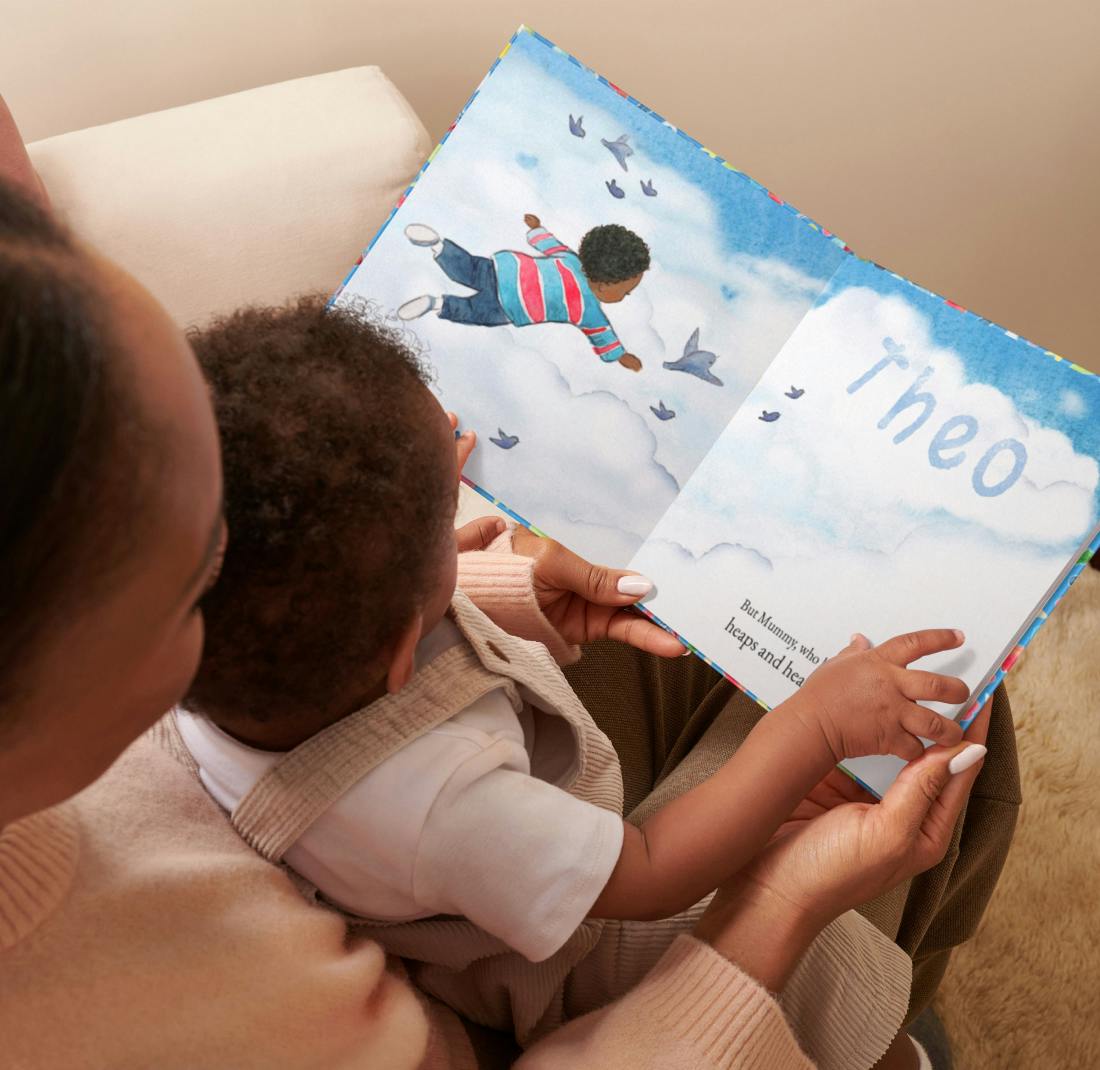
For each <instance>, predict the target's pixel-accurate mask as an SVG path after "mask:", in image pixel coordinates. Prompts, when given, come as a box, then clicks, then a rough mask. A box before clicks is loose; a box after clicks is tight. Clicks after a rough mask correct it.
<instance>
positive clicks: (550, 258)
mask: <svg viewBox="0 0 1100 1070" xmlns="http://www.w3.org/2000/svg"><path fill="white" fill-rule="evenodd" d="M527 243H528V245H531V246H532V247H533V248H535V249H537V250H538V251H539V253H541V254H542V255H541V256H530V255H529V254H527V253H517V252H512V251H510V250H504V251H502V252H499V253H494V254H493V264H494V265H495V267H496V272H497V293H498V296H499V297H500V303H501V306H502V307H503V308H504V311H505V313H506V314H507V316H508V318H509V319H510V320H511V321H512V322H513V323H514V324H515V325H516V326H517V327H527V326H530V325H531V324H532V323H572V324H573V326H574V327H579V328H580V329H581V330H582V331H583V332H584V334H585V337H586V338H587V339H588V342H589V345H591V346H592V349H593V350H594V352H595V354H596V356H598V357H599V358H600V360H603V361H607V362H608V363H609V364H610V363H612V362H614V361H617V360H618V359H619V357H621V356H622V355H623V354H624V353H625V352H626V349H625V348H624V347H623V344H622V343H621V342H620V341H619V339H618V336H617V335H616V334H615V332H614V330H612V328H611V324H610V323H609V322H608V320H607V317H606V316H605V315H604V313H603V306H602V305H601V304H600V302H599V301H598V300H597V299H596V295H595V294H594V293H593V292H592V288H591V287H590V286H589V285H588V280H587V279H586V278H585V277H584V271H583V269H582V268H581V261H580V257H579V256H577V254H576V253H575V252H573V250H572V249H570V248H569V246H567V245H565V244H563V243H562V242H560V241H558V239H557V238H555V237H554V235H553V234H551V233H550V231H548V230H547V229H546V228H545V227H534V228H533V229H531V230H529V231H528V232H527Z"/></svg>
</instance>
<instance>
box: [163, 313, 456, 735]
mask: <svg viewBox="0 0 1100 1070" xmlns="http://www.w3.org/2000/svg"><path fill="white" fill-rule="evenodd" d="M190 341H191V344H192V346H193V347H194V349H195V353H196V354H197V356H198V358H199V361H200V363H201V364H202V368H203V371H204V372H205V374H206V377H207V379H208V381H209V383H210V386H211V389H212V392H213V400H214V407H215V411H216V413H217V418H218V424H219V426H220V430H221V436H222V455H223V465H224V470H225V516H226V522H227V525H228V529H229V541H228V545H227V548H226V553H225V560H224V562H223V564H222V569H221V575H220V577H219V579H218V582H217V584H216V585H215V586H214V587H213V588H212V589H211V590H210V591H209V592H208V594H207V595H206V596H205V598H204V600H203V611H204V616H205V623H206V646H205V653H204V656H203V660H202V664H201V666H200V669H199V673H198V675H197V676H196V678H195V680H194V683H193V684H192V686H191V690H190V692H189V694H188V696H187V698H186V699H185V700H184V705H185V706H186V707H187V708H189V709H193V710H195V711H196V712H199V713H204V714H206V715H207V716H209V717H211V718H212V719H214V720H216V721H217V722H218V723H223V724H225V723H229V724H232V723H233V721H234V719H235V718H240V719H244V718H248V719H249V720H251V721H268V722H270V721H276V720H278V719H289V718H292V717H294V716H296V715H302V714H309V715H316V714H318V713H321V712H329V713H331V714H332V715H333V716H339V715H341V714H342V713H348V712H351V711H350V710H343V711H340V710H330V709H329V706H330V705H331V704H333V703H334V702H336V701H338V700H339V697H340V695H341V694H342V693H345V692H346V690H347V687H348V684H349V676H351V674H355V677H353V678H352V681H354V679H355V678H358V679H362V678H363V675H364V672H365V671H369V670H370V669H371V667H372V666H373V665H374V663H375V662H377V660H378V656H379V654H380V652H381V651H382V650H383V648H384V646H385V644H386V643H387V642H389V641H390V640H392V638H393V637H394V636H395V635H396V634H397V633H398V632H399V630H400V629H401V628H402V627H403V626H404V625H405V624H407V623H408V621H409V620H410V619H411V617H412V614H413V613H414V612H415V611H416V610H417V609H418V604H419V602H420V601H421V600H422V598H423V596H424V595H425V594H426V592H427V591H428V589H429V588H430V578H431V577H430V571H429V570H430V569H431V568H432V567H433V563H434V562H435V561H436V560H438V547H439V546H440V541H439V540H440V539H442V538H443V536H444V533H445V532H446V531H447V530H448V529H449V527H450V524H451V518H450V516H449V514H448V512H447V510H446V508H445V507H444V503H445V502H446V500H447V496H448V495H450V496H451V497H452V498H453V497H454V494H455V492H456V487H455V486H454V474H453V472H449V473H448V472H447V471H446V466H445V465H444V464H442V463H441V453H440V445H439V436H438V435H436V434H432V433H431V432H430V430H429V429H428V428H427V426H426V423H427V418H428V416H429V413H430V409H429V406H430V404H431V398H430V395H428V394H427V392H426V391H425V390H424V385H425V383H426V381H427V374H426V370H425V367H424V365H423V364H422V362H421V361H420V359H419V358H418V357H417V356H416V354H414V353H413V352H411V351H410V349H409V348H408V347H407V346H406V345H405V344H404V342H403V341H402V339H401V336H400V335H398V334H396V333H395V332H394V331H392V330H390V329H388V328H386V327H384V326H382V325H380V324H379V323H377V322H372V321H371V319H370V318H369V312H368V310H365V309H362V308H359V309H353V310H344V309H340V308H333V309H326V308H325V303H324V300H323V299H322V298H320V297H305V298H301V299H299V300H298V301H296V302H293V303H291V304H288V305H286V306H283V307H277V308H247V309H244V310H242V311H239V312H235V313H233V314H232V315H229V316H225V317H223V318H221V319H218V320H216V321H215V322H214V323H212V324H211V325H210V326H207V327H204V328H202V329H199V330H194V331H192V332H191V334H190ZM378 671H381V668H380V667H379V669H378Z"/></svg>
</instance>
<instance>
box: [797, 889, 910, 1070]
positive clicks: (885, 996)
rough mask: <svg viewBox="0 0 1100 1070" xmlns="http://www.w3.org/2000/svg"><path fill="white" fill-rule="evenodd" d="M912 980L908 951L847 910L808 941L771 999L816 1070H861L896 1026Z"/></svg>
mask: <svg viewBox="0 0 1100 1070" xmlns="http://www.w3.org/2000/svg"><path fill="white" fill-rule="evenodd" d="M912 979H913V964H912V961H911V960H910V958H909V956H908V955H907V954H905V952H904V951H902V950H901V948H900V947H898V945H897V944H895V943H894V941H893V940H890V939H888V938H887V937H886V936H884V935H883V934H882V933H881V932H879V930H878V929H876V928H875V927H874V926H873V925H872V924H871V923H870V922H869V921H867V919H866V918H864V917H861V916H860V915H859V914H857V913H856V912H855V911H854V910H850V911H848V912H847V913H846V914H842V915H841V916H840V917H839V918H837V919H835V920H834V921H833V922H831V923H830V924H829V925H827V926H826V927H825V929H824V930H823V931H822V932H821V933H820V934H819V935H818V937H817V939H816V940H815V941H814V942H813V943H812V944H811V945H810V947H809V949H808V950H807V951H806V953H805V954H804V955H803V956H802V958H801V960H800V961H799V963H798V965H797V966H796V967H795V969H794V971H793V972H792V974H791V976H790V977H789V978H788V979H787V983H786V985H785V986H784V988H783V993H782V995H780V997H779V1004H780V1006H781V1007H782V1008H783V1013H784V1015H785V1016H786V1017H787V1020H788V1021H789V1022H790V1023H791V1028H792V1029H793V1030H794V1032H795V1035H796V1036H797V1037H798V1040H799V1042H800V1043H801V1045H802V1048H803V1050H804V1051H806V1052H807V1054H809V1055H810V1057H811V1058H812V1059H813V1061H814V1065H815V1066H817V1067H818V1068H819V1070H868V1068H869V1067H872V1066H874V1065H875V1064H876V1063H877V1062H878V1061H879V1059H880V1058H881V1057H882V1055H883V1054H884V1053H885V1051H886V1049H887V1048H889V1047H890V1044H891V1043H892V1042H893V1040H894V1037H895V1036H897V1033H898V1030H899V1029H900V1028H901V1023H902V1022H903V1021H904V1019H905V1012H906V1010H907V1009H908V1007H909V989H910V985H911V982H912Z"/></svg>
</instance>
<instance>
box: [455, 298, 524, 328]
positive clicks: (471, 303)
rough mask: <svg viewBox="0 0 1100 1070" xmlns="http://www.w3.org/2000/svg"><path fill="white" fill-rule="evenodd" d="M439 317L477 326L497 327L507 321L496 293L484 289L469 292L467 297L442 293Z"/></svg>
mask: <svg viewBox="0 0 1100 1070" xmlns="http://www.w3.org/2000/svg"><path fill="white" fill-rule="evenodd" d="M439 318H440V319H441V320H451V321H452V322H453V323H469V324H472V325H473V326H477V327H499V326H501V325H502V324H505V323H508V322H509V320H508V317H507V315H505V312H504V309H503V308H501V305H500V299H499V298H498V297H497V295H496V293H495V292H493V293H487V292H484V291H482V292H479V293H476V294H471V295H470V296H469V297H456V296H455V295H454V294H444V296H443V304H442V306H441V307H440V309H439Z"/></svg>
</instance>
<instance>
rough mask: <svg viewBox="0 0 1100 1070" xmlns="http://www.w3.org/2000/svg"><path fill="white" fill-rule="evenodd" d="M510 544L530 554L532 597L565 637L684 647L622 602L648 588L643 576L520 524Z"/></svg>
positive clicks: (664, 651) (654, 648) (673, 650)
mask: <svg viewBox="0 0 1100 1070" xmlns="http://www.w3.org/2000/svg"><path fill="white" fill-rule="evenodd" d="M512 550H513V551H514V552H515V553H517V554H523V555H524V556H525V557H530V558H532V559H533V560H534V562H535V568H534V578H535V598H536V599H537V600H538V604H539V608H540V609H541V610H542V612H543V613H544V614H545V616H546V619H547V620H549V621H550V623H551V624H552V625H553V626H554V628H555V629H556V630H557V632H558V634H559V635H560V636H561V637H562V639H564V640H565V641H566V642H567V643H590V642H592V641H594V640H596V639H617V640H618V641H619V642H622V643H629V644H630V645H631V646H635V647H637V648H638V649H639V650H645V651H647V652H648V653H650V654H657V655H659V656H661V657H665V658H675V657H678V656H679V655H681V654H685V653H687V651H686V649H685V648H684V646H683V644H682V643H681V642H680V640H679V639H677V638H676V637H675V636H672V635H670V634H669V633H668V632H666V631H665V630H664V629H663V628H661V627H659V626H658V625H656V624H654V623H653V622H652V621H649V620H646V619H645V617H643V616H641V615H640V614H638V613H634V612H632V611H631V610H630V609H629V608H628V607H629V606H631V605H633V604H634V603H635V602H637V601H638V599H640V598H643V597H644V596H645V595H647V594H649V592H650V591H651V590H652V589H653V584H652V583H650V581H649V580H647V579H646V578H645V577H644V576H639V575H638V574H637V573H634V572H625V571H623V570H622V569H615V568H604V567H603V566H602V565H593V564H591V563H589V562H588V561H585V559H584V558H583V557H578V556H577V555H576V554H575V553H573V552H572V551H571V550H567V549H566V548H565V547H564V546H562V545H561V543H559V542H555V541H554V540H553V539H547V538H543V537H541V536H538V535H532V534H531V532H529V531H527V530H526V529H525V528H516V530H515V531H514V532H513V534H512Z"/></svg>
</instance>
